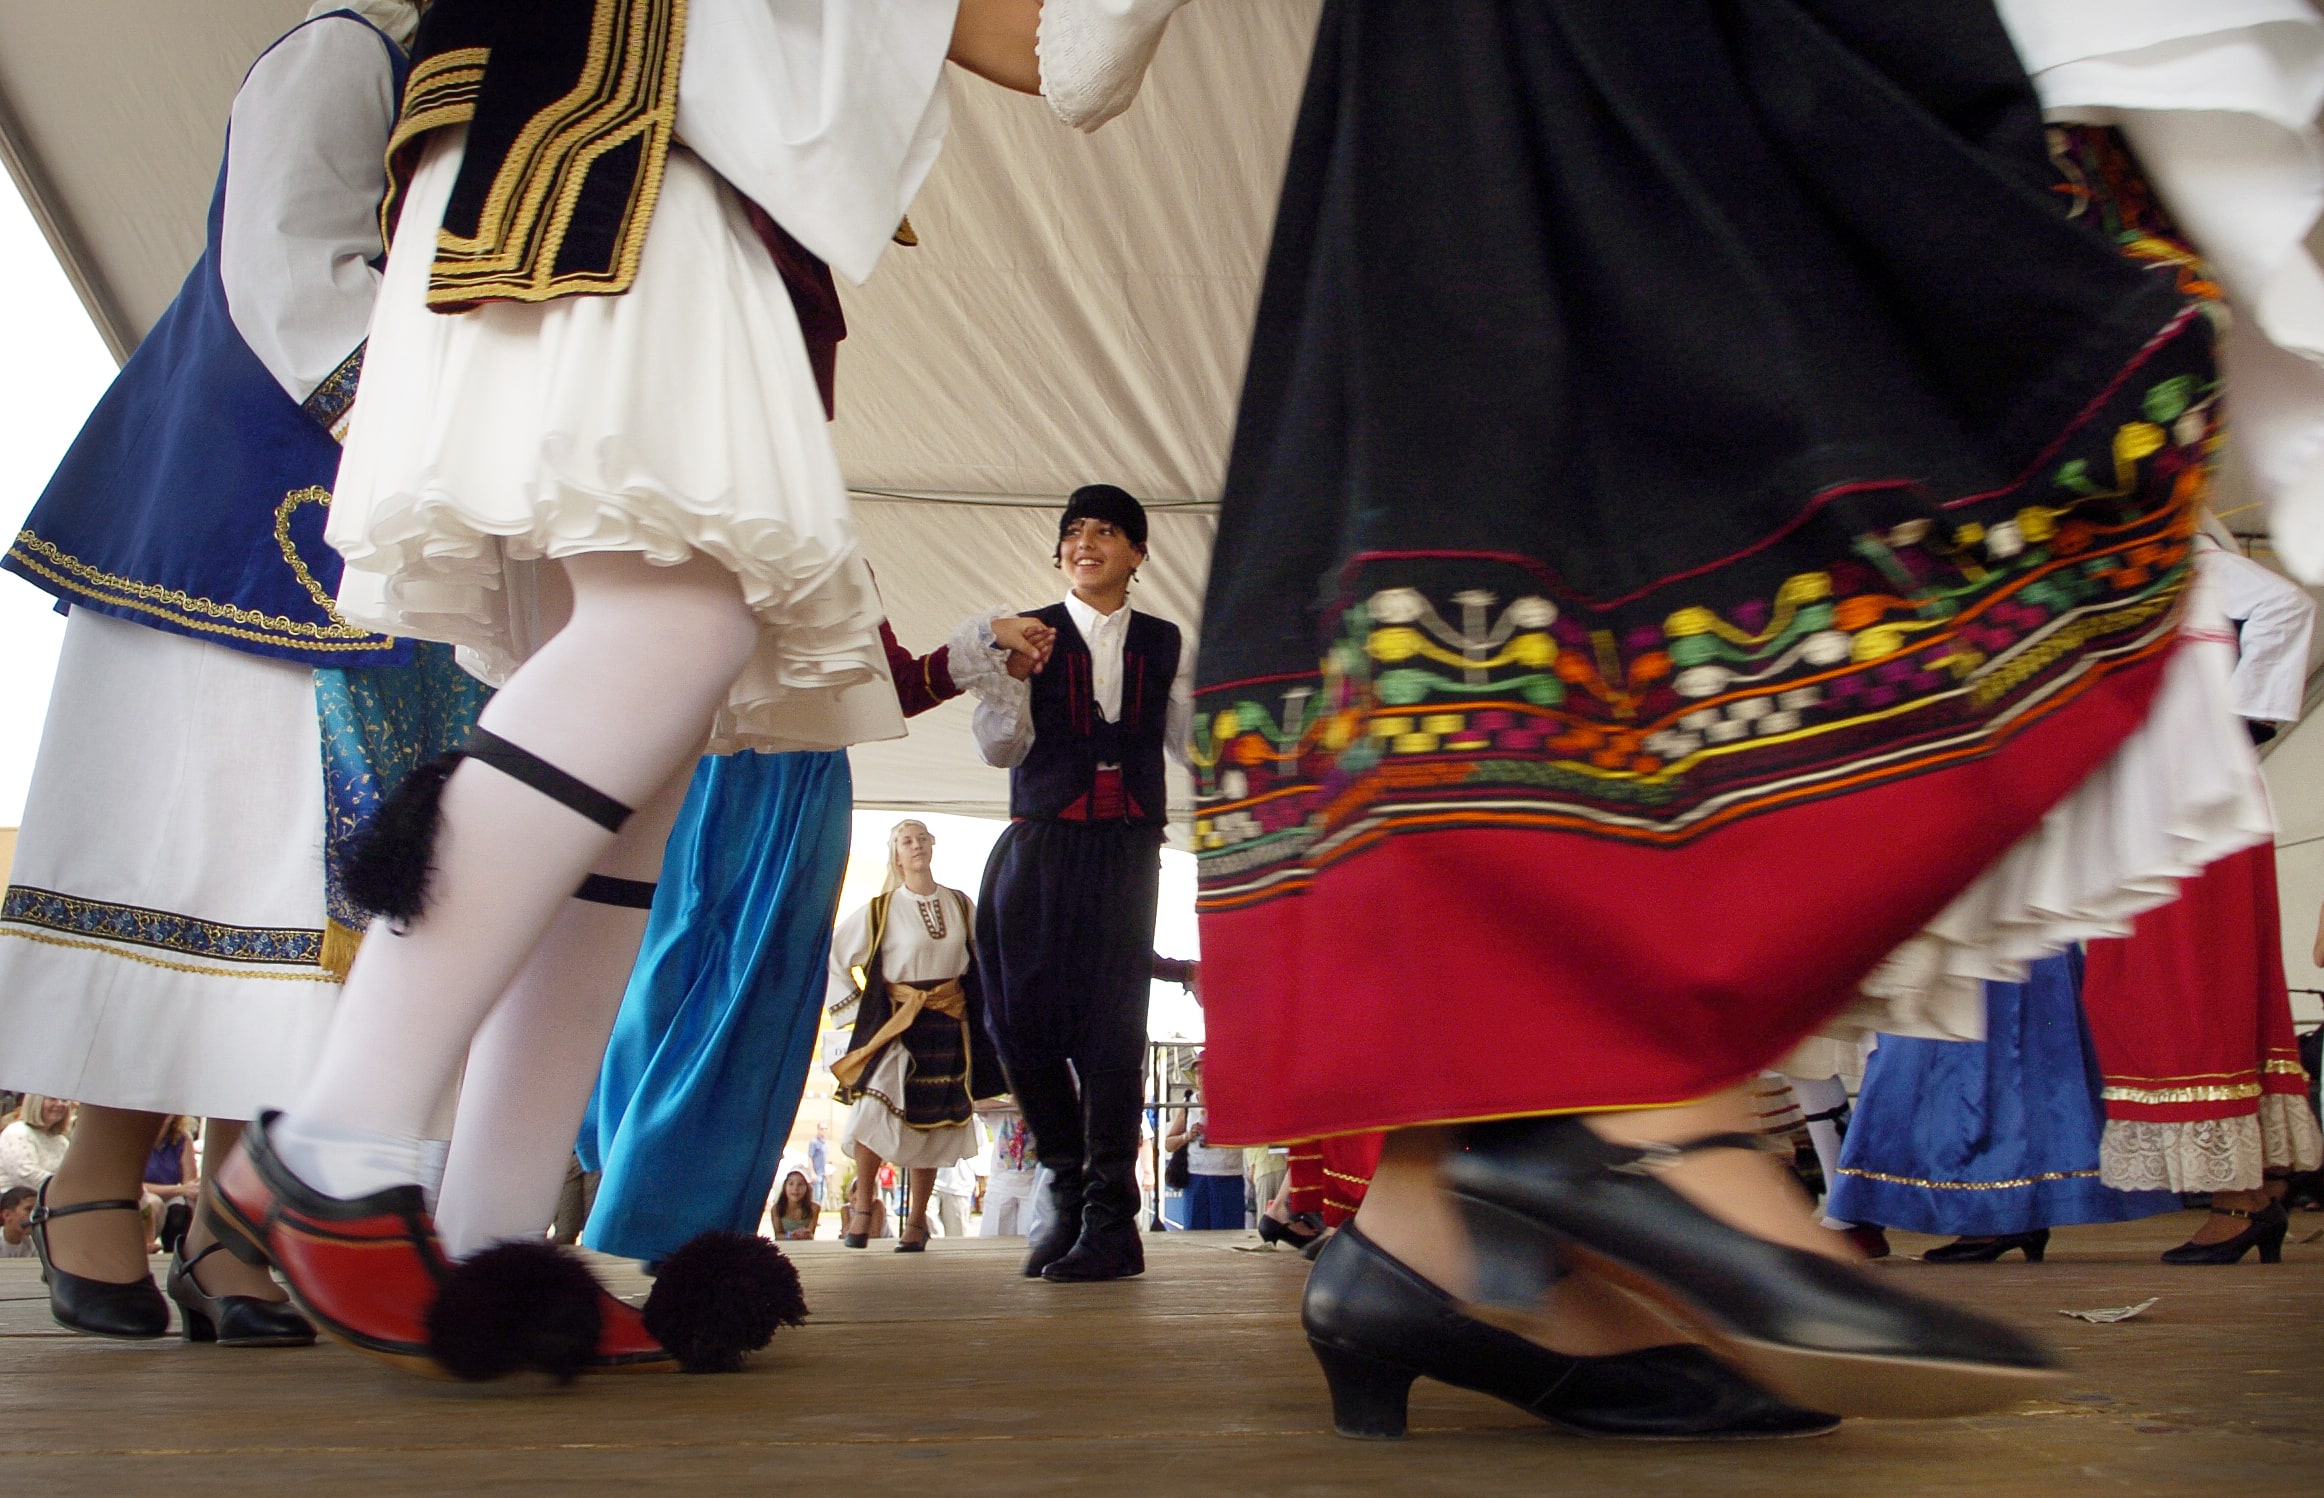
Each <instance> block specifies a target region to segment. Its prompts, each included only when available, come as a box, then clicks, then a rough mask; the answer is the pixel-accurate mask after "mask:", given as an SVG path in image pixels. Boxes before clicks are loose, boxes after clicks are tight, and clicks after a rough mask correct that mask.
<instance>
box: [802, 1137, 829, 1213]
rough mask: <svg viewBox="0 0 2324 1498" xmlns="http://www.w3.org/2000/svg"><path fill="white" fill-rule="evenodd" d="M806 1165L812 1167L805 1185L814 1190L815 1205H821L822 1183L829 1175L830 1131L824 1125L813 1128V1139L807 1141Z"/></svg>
mask: <svg viewBox="0 0 2324 1498" xmlns="http://www.w3.org/2000/svg"><path fill="white" fill-rule="evenodd" d="M807 1163H808V1164H809V1165H811V1166H813V1167H814V1169H813V1170H812V1171H811V1172H809V1175H808V1179H807V1184H808V1185H809V1186H810V1187H812V1188H813V1189H814V1192H815V1205H816V1206H818V1207H820V1206H822V1205H823V1183H824V1181H825V1180H827V1179H829V1177H830V1175H831V1129H830V1127H829V1126H828V1125H826V1124H817V1125H816V1126H815V1137H814V1138H813V1139H810V1140H808V1141H807Z"/></svg>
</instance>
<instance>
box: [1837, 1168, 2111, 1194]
mask: <svg viewBox="0 0 2324 1498" xmlns="http://www.w3.org/2000/svg"><path fill="white" fill-rule="evenodd" d="M1840 1174H1841V1175H1844V1176H1854V1177H1856V1179H1858V1180H1860V1181H1880V1182H1883V1183H1885V1184H1887V1185H1890V1186H1919V1187H1922V1188H1924V1189H1926V1190H1930V1191H2014V1190H2016V1189H2017V1188H2018V1187H2020V1186H2040V1185H2043V1184H2045V1183H2047V1182H2050V1181H2089V1180H2096V1179H2097V1177H2098V1172H2097V1171H2095V1170H2051V1171H2045V1172H2043V1173H2042V1174H2040V1175H2038V1176H2022V1177H2020V1178H2019V1179H2017V1180H2014V1181H1924V1180H1922V1179H1921V1178H1920V1177H1918V1176H1892V1175H1889V1174H1887V1173H1885V1172H1883V1171H1878V1170H1855V1169H1852V1168H1850V1167H1849V1166H1846V1165H1843V1166H1841V1167H1840Z"/></svg>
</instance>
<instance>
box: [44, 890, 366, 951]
mask: <svg viewBox="0 0 2324 1498" xmlns="http://www.w3.org/2000/svg"><path fill="white" fill-rule="evenodd" d="M0 923H8V924H13V925H19V926H28V927H32V928H34V929H35V930H36V931H53V932H57V933H59V934H61V935H65V936H76V937H82V938H87V939H91V940H97V941H105V942H121V943H124V944H126V945H130V946H138V947H149V948H151V949H153V950H155V951H160V952H171V953H175V954H177V955H179V956H181V957H189V958H199V959H205V960H207V961H211V962H237V963H250V964H253V965H256V966H262V967H310V968H311V967H318V966H319V965H320V963H321V961H322V955H323V933H322V931H321V930H319V929H317V930H312V931H309V930H303V929H300V928H298V927H280V926H233V925H228V924H226V923H225V922H223V921H212V920H205V919H203V918H202V917H200V916H192V915H182V914H179V913H178V912H176V911H170V910H153V909H149V908H147V907H145V906H142V905H125V904H120V903H117V902H114V901H108V900H90V899H85V898H83V897H82V896H79V895H67V894H60V893H58V892H57V891H55V890H50V889H41V888H38V887H37V886H33V885H26V884H12V885H10V886H9V887H8V890H7V893H6V894H5V895H4V896H0ZM10 934H16V933H10ZM27 934H29V933H27ZM36 939H37V938H36Z"/></svg>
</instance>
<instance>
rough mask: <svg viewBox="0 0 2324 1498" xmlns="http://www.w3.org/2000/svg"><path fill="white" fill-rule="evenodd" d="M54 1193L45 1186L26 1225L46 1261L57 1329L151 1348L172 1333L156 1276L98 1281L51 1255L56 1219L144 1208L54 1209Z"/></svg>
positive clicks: (118, 1204)
mask: <svg viewBox="0 0 2324 1498" xmlns="http://www.w3.org/2000/svg"><path fill="white" fill-rule="evenodd" d="M48 1188H49V1182H48V1181H43V1182H41V1183H40V1195H39V1197H38V1198H37V1199H36V1200H35V1201H34V1203H33V1208H32V1215H31V1216H30V1217H29V1218H27V1219H25V1233H26V1235H27V1236H28V1237H30V1238H31V1239H32V1251H33V1252H34V1253H35V1254H38V1255H39V1256H40V1279H41V1283H42V1284H44V1285H47V1286H48V1313H49V1315H51V1316H53V1317H55V1318H56V1324H57V1325H59V1326H61V1327H64V1328H66V1329H67V1330H69V1331H76V1332H86V1333H87V1334H88V1335H90V1336H92V1337H119V1338H121V1339H123V1340H125V1341H132V1342H150V1341H152V1340H153V1339H154V1338H156V1337H158V1336H161V1335H162V1334H164V1333H165V1332H167V1331H168V1330H169V1302H168V1301H166V1300H163V1299H162V1298H161V1291H160V1290H159V1289H158V1288H157V1287H156V1286H155V1285H154V1283H153V1276H152V1275H150V1274H149V1275H147V1276H145V1277H144V1278H143V1279H140V1280H132V1281H130V1282H129V1283H128V1284H120V1283H117V1282H115V1281H113V1280H93V1279H89V1278H88V1277H86V1276H84V1275H78V1274H74V1273H72V1272H71V1271H70V1270H65V1269H59V1268H57V1267H56V1265H55V1263H54V1262H52V1261H51V1260H50V1258H49V1255H48V1225H49V1223H50V1222H52V1221H54V1220H55V1219H57V1218H59V1217H70V1216H72V1215H73V1214H74V1213H75V1212H135V1211H137V1210H138V1204H137V1203H136V1202H133V1201H102V1202H75V1203H73V1204H72V1205H71V1206H69V1207H52V1206H50V1205H49V1204H48Z"/></svg>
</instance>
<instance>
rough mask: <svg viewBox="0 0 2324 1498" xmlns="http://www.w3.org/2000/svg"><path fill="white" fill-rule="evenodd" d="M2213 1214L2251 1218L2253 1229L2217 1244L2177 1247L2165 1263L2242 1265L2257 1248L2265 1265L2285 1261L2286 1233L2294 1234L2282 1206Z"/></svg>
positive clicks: (2220, 1210)
mask: <svg viewBox="0 0 2324 1498" xmlns="http://www.w3.org/2000/svg"><path fill="white" fill-rule="evenodd" d="M2211 1211H2212V1213H2213V1214H2214V1215H2215V1216H2219V1217H2242V1218H2247V1219H2249V1220H2250V1222H2251V1226H2250V1227H2247V1228H2245V1229H2244V1230H2243V1231H2242V1232H2240V1233H2237V1234H2236V1235H2235V1236H2234V1237H2232V1238H2224V1239H2221V1240H2220V1241H2219V1242H2217V1243H2197V1242H2195V1241H2194V1240H2193V1239H2192V1238H2190V1239H2188V1240H2187V1241H2186V1242H2185V1243H2182V1244H2180V1245H2179V1246H2178V1247H2177V1248H2171V1249H2165V1250H2164V1251H2163V1262H2164V1263H2165V1264H2240V1263H2242V1262H2243V1256H2244V1255H2245V1254H2247V1253H2250V1252H2251V1251H2252V1250H2253V1249H2255V1248H2256V1249H2258V1250H2259V1261H2260V1262H2261V1263H2262V1264H2281V1263H2282V1262H2283V1261H2284V1234H2286V1233H2288V1232H2290V1231H2291V1228H2292V1218H2291V1214H2290V1213H2288V1212H2286V1211H2285V1210H2284V1209H2283V1207H2282V1206H2281V1205H2280V1204H2279V1203H2276V1202H2269V1203H2268V1204H2267V1205H2266V1206H2264V1207H2262V1208H2260V1209H2259V1210H2258V1211H2257V1212H2238V1211H2236V1210H2235V1209H2234V1208H2233V1207H2213V1208H2212V1209H2211Z"/></svg>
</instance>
